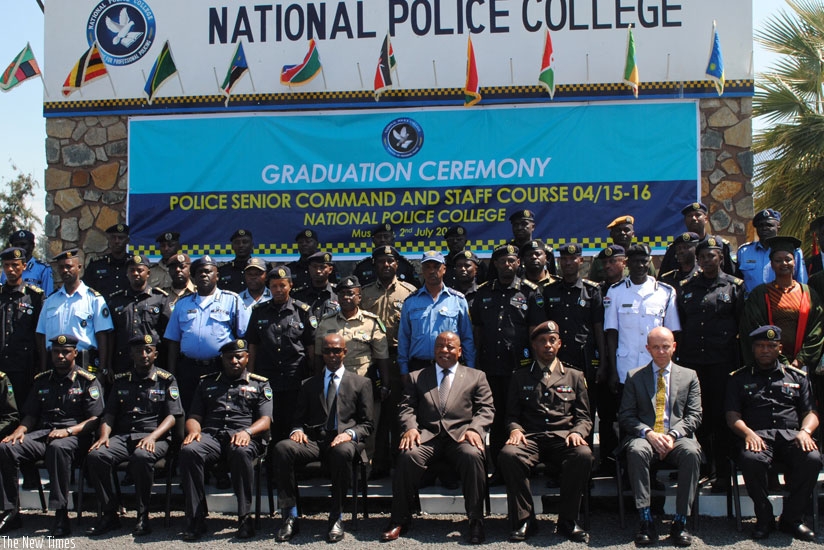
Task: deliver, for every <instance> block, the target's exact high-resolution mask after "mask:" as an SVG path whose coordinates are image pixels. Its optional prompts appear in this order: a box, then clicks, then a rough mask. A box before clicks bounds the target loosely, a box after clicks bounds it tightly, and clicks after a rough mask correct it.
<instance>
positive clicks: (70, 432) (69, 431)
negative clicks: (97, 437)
mask: <svg viewBox="0 0 824 550" xmlns="http://www.w3.org/2000/svg"><path fill="white" fill-rule="evenodd" d="M66 433H67V434H69V435H74V432H73V431H72V429H71V428H66Z"/></svg>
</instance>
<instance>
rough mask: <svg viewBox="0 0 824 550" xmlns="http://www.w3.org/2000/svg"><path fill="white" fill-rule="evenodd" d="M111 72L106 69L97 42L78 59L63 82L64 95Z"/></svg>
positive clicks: (68, 94)
mask: <svg viewBox="0 0 824 550" xmlns="http://www.w3.org/2000/svg"><path fill="white" fill-rule="evenodd" d="M108 74H109V73H108V71H106V64H105V63H103V58H101V57H100V50H99V49H97V42H95V43H93V44H92V45H91V47H90V48H89V49H88V50H86V52H85V53H84V54H83V55H81V56H80V59H78V60H77V63H75V65H74V67H73V68H72V70H71V72H69V76H67V77H66V81H65V82H64V83H63V95H64V96H66V97H68V96H70V95H72V93H74V92H76V91H77V90H79V89H80V88H81V87H82V86H84V85H86V84H88V83H89V82H92V81H94V80H97V79H98V78H103V77H104V76H107V75H108Z"/></svg>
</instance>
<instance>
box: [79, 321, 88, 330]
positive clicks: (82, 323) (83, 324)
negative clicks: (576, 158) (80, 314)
mask: <svg viewBox="0 0 824 550" xmlns="http://www.w3.org/2000/svg"><path fill="white" fill-rule="evenodd" d="M88 324H89V323H87V322H86V320H85V319H83V320H82V321H80V326H81V327H83V328H86V325H88Z"/></svg>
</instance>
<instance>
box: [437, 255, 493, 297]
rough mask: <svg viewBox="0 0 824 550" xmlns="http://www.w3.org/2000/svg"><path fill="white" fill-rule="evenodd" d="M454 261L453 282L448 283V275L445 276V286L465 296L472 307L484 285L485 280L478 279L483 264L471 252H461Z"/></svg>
mask: <svg viewBox="0 0 824 550" xmlns="http://www.w3.org/2000/svg"><path fill="white" fill-rule="evenodd" d="M454 261H455V269H454V270H453V273H452V275H453V280H452V282H451V283H448V282H447V281H446V275H444V285H446V286H448V287H449V288H452V289H454V290H457V291H458V292H460V293H461V294H463V295H464V298H466V303H467V304H469V305H470V306H472V300H474V299H475V294H476V293H477V292H478V287H479V286H480V285H481V284H483V282H484V280H485V279H480V278H479V277H478V269H479V268H480V266H482V265H483V262H481V259H480V258H478V256H477V254H475V253H474V252H472V251H471V250H464V251H463V252H460V253H459V254H457V258H455V260H454ZM479 281H480V284H479Z"/></svg>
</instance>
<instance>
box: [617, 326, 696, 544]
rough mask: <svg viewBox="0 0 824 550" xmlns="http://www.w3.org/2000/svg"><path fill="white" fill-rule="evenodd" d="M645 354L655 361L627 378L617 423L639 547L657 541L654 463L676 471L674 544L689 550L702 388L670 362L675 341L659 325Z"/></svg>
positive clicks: (692, 376) (687, 372)
mask: <svg viewBox="0 0 824 550" xmlns="http://www.w3.org/2000/svg"><path fill="white" fill-rule="evenodd" d="M647 351H648V352H649V354H650V356H652V362H650V363H649V364H648V365H646V366H644V367H640V368H638V369H635V370H633V371H630V373H629V374H628V375H627V379H626V383H625V385H624V396H623V399H622V401H621V409H620V411H619V412H618V422H619V423H620V425H621V429H622V430H623V431H624V433H626V434H627V435H626V437H625V438H624V443H623V449H624V450H625V452H626V456H627V469H628V470H629V480H630V485H631V486H632V492H633V493H634V494H635V507H636V508H638V512H639V513H640V515H641V527H640V529H639V530H638V534H636V535H635V544H636V545H637V546H649V545H651V544H654V543H655V542H656V541H657V540H658V534H657V532H656V529H655V523H654V521H653V519H652V513H651V512H650V507H649V506H650V475H649V474H650V465H651V464H652V463H653V462H655V461H659V460H660V461H665V462H667V463H669V464H672V465H674V466H676V467H677V468H678V492H677V495H676V498H675V517H674V518H673V520H672V526H671V528H670V541H671V542H672V543H673V544H674V545H675V546H689V545H690V544H692V536H690V534H689V533H687V530H686V527H685V524H686V520H687V516H688V515H689V513H690V507H691V506H692V501H693V498H694V497H695V491H696V488H697V485H698V476H699V469H700V466H701V446H700V445H699V444H698V441H697V440H696V439H695V437H694V434H695V430H697V429H698V426H700V425H701V387H700V386H699V384H698V376H697V375H696V374H695V371H694V370H690V369H687V368H684V367H680V366H678V365H676V364H675V363H673V362H672V356H673V354H674V353H675V339H674V337H673V335H672V332H671V331H670V330H669V329H668V328H666V327H656V328H654V329H652V330H651V331H650V332H649V334H648V335H647Z"/></svg>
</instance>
